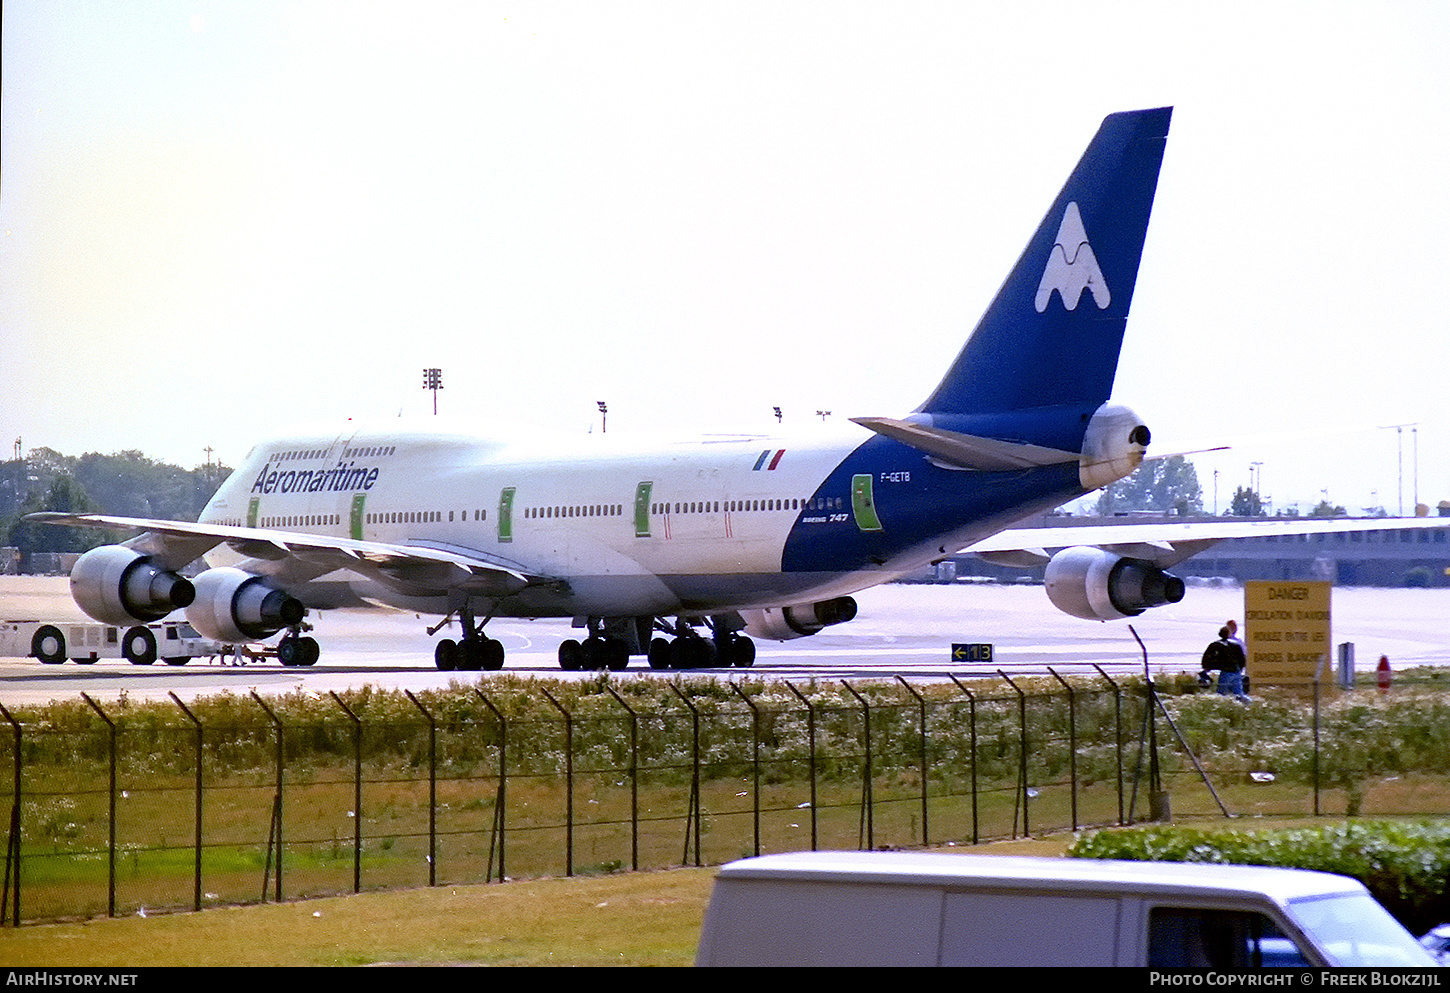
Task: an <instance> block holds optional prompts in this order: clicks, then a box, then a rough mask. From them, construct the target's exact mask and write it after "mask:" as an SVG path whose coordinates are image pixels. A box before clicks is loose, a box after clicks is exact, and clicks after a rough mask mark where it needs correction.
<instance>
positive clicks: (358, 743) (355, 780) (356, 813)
mask: <svg viewBox="0 0 1450 993" xmlns="http://www.w3.org/2000/svg"><path fill="white" fill-rule="evenodd" d="M328 693H329V695H331V697H332V702H333V703H335V704H337V705H338V706H339V707H341V708H342V712H343V713H344V714H346V715H347V716H348V719H349V720H350V721H352V891H353V892H354V893H361V892H362V823H363V812H362V721H361V720H360V719H359V718H358V716H357V714H354V713H353V712H352V710H351V709H349V707H348V705H347V704H345V703H343V702H342V697H340V696H338V695H337V694H336V693H335V692H333V691H332V690H328Z"/></svg>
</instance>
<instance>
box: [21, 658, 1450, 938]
mask: <svg viewBox="0 0 1450 993" xmlns="http://www.w3.org/2000/svg"><path fill="white" fill-rule="evenodd" d="M563 685H564V684H556V685H555V688H554V691H553V692H551V691H550V689H549V688H548V686H546V685H545V684H543V683H539V684H537V685H530V686H528V687H526V688H520V687H518V686H514V687H512V688H504V689H499V690H493V689H490V688H489V687H488V685H487V684H481V686H482V688H473V689H463V688H455V689H454V690H453V691H450V692H446V693H438V694H429V695H425V696H424V697H423V698H420V697H417V696H414V695H413V694H406V702H403V703H401V704H400V705H397V706H391V707H383V706H381V705H380V704H379V701H378V699H377V698H376V695H370V694H368V693H363V694H362V695H361V696H359V695H358V694H350V695H348V696H346V697H344V696H338V695H337V694H332V695H330V696H329V697H315V695H306V697H304V696H303V695H297V694H294V695H293V696H292V697H288V698H285V699H283V700H281V701H278V700H271V701H269V700H265V699H263V698H262V697H260V696H257V695H256V694H255V693H253V694H252V695H251V696H249V697H240V696H226V697H224V698H223V699H222V700H221V701H217V700H215V699H213V700H211V701H209V702H208V703H207V705H206V706H204V707H203V706H202V705H200V704H196V705H193V706H192V707H188V706H186V705H184V704H183V703H182V702H181V701H180V700H179V699H176V698H174V697H173V702H172V704H168V705H165V706H160V705H151V706H146V707H140V708H138V707H135V706H118V705H117V704H114V703H113V704H109V705H106V706H103V705H101V704H99V703H96V702H95V701H93V700H91V699H90V698H88V697H87V698H85V702H86V707H85V708H75V709H74V710H73V711H72V712H71V713H70V714H69V716H68V718H67V719H65V720H51V721H47V722H36V723H26V722H25V721H22V720H19V719H17V718H15V717H13V716H12V715H11V714H10V713H9V712H8V711H5V710H4V708H3V707H0V712H3V716H4V718H5V720H6V721H8V726H9V733H8V734H5V735H3V742H0V769H3V770H8V775H6V774H4V773H0V777H3V778H0V810H3V811H4V812H7V813H8V814H9V821H8V825H7V827H6V859H5V871H4V894H3V907H0V911H3V920H4V922H5V923H7V924H12V925H15V924H19V923H20V922H22V921H36V920H54V919H60V918H72V917H88V916H98V915H119V914H131V913H136V912H138V911H141V910H146V911H154V910H162V909H201V908H203V907H207V906H215V905H221V904H239V903H249V902H257V901H267V900H282V899H298V898H305V897H312V896H321V895H326V894H338V893H349V892H358V891H361V890H381V889H391V888H400V887H414V886H425V885H442V884H449V883H476V882H488V881H493V880H505V879H509V878H521V877H538V876H546V875H575V874H584V873H600V872H612V871H617V870H622V869H654V868H666V867H671V866H681V865H707V864H718V863H722V862H725V861H729V860H731V859H735V858H739V857H742V856H748V855H754V854H760V853H766V852H780V851H795V850H803V849H826V848H830V849H843V848H844V849H871V848H886V847H917V846H929V845H943V844H973V843H976V842H979V841H983V840H989V839H999V838H1007V837H1018V836H1023V835H1029V834H1042V833H1048V832H1056V831H1062V830H1075V829H1077V828H1081V827H1085V826H1101V825H1111V824H1121V823H1130V822H1133V821H1135V820H1145V819H1149V818H1157V817H1161V816H1166V815H1167V814H1168V813H1169V812H1170V811H1171V812H1172V813H1174V814H1177V815H1179V816H1183V815H1191V814H1200V813H1201V814H1208V815H1215V816H1219V815H1222V814H1226V813H1229V812H1249V813H1259V814H1262V813H1266V812H1283V813H1310V812H1315V811H1316V810H1318V809H1325V810H1330V809H1350V807H1351V806H1357V810H1350V812H1358V811H1367V810H1368V809H1370V808H1376V805H1377V803H1378V802H1379V801H1378V800H1373V799H1372V798H1371V795H1372V794H1373V793H1374V791H1373V790H1370V791H1369V792H1366V789H1365V788H1364V787H1363V786H1362V785H1361V787H1360V788H1359V790H1358V793H1355V787H1354V785H1353V783H1354V782H1357V781H1360V780H1362V779H1363V775H1360V776H1359V779H1358V780H1357V779H1356V774H1355V773H1354V772H1353V770H1347V769H1339V770H1338V771H1334V770H1333V769H1330V768H1329V767H1330V766H1332V765H1333V763H1330V762H1325V761H1323V753H1322V747H1321V748H1318V749H1315V751H1314V752H1313V753H1312V754H1314V755H1318V756H1319V758H1315V759H1312V760H1309V759H1305V758H1303V757H1291V756H1289V755H1288V749H1289V746H1288V745H1287V744H1282V742H1281V739H1284V735H1285V729H1286V728H1288V727H1290V726H1292V725H1294V724H1295V721H1296V720H1298V722H1299V723H1300V724H1301V725H1302V724H1303V717H1302V715H1303V713H1304V711H1303V709H1302V704H1299V703H1297V702H1290V703H1286V704H1284V705H1282V706H1280V705H1276V704H1271V703H1268V702H1258V703H1255V704H1253V705H1249V706H1245V705H1243V704H1240V703H1238V702H1236V701H1232V700H1230V699H1228V698H1218V699H1216V700H1215V699H1212V698H1199V699H1198V700H1197V701H1194V700H1192V699H1191V698H1186V697H1170V696H1157V695H1155V696H1152V697H1150V696H1149V695H1148V694H1147V693H1146V691H1145V688H1144V686H1143V684H1142V683H1141V681H1134V682H1133V683H1131V684H1125V685H1119V684H1118V683H1117V682H1114V681H1113V680H1112V679H1110V678H1109V677H1108V676H1107V675H1105V674H1102V673H1101V672H1099V674H1098V675H1097V676H1095V677H1093V678H1091V679H1087V680H1083V679H1074V680H1067V679H1062V678H1058V677H1054V678H1053V679H1051V680H1015V681H1014V680H1012V679H1009V678H1008V677H1006V676H1003V675H1000V674H999V675H996V676H992V677H985V678H984V677H972V678H962V679H953V680H952V681H951V683H948V684H934V685H930V686H922V685H915V684H911V683H908V682H906V681H905V680H899V679H898V680H897V681H895V682H884V683H882V682H876V683H865V682H863V683H854V682H844V681H843V682H838V683H826V682H813V683H811V684H809V685H807V686H804V687H801V686H797V685H795V684H792V683H789V682H770V683H765V682H755V683H752V684H749V685H747V686H742V685H739V684H734V683H722V682H717V681H714V680H708V681H691V682H675V683H664V682H662V681H659V680H649V681H644V680H641V681H635V680H618V679H616V680H615V681H613V682H610V681H609V680H607V679H602V680H601V681H600V682H599V683H598V684H597V685H595V686H592V687H588V688H586V689H578V688H575V689H572V690H568V691H566V690H564V689H563V688H562V687H563ZM646 688H647V690H646ZM395 700H396V701H401V700H402V697H396V698H395ZM1150 701H1151V705H1150ZM1442 706H1443V705H1442ZM1296 707H1297V708H1300V709H1297V710H1296V709H1294V708H1296ZM1175 712H1176V717H1175ZM1295 714H1298V715H1300V716H1299V717H1298V718H1296V717H1295V716H1294V715H1295ZM1316 726H1318V725H1317V724H1316ZM1441 726H1442V727H1445V726H1450V722H1445V723H1444V724H1442V725H1441ZM1350 733H1353V729H1351V732H1350ZM1444 737H1450V732H1446V734H1445V736H1444ZM1285 740H1286V739H1285ZM1243 741H1251V742H1253V743H1254V748H1253V749H1249V748H1245V747H1242V745H1241V742H1243ZM1316 741H1317V736H1316ZM1443 743H1444V742H1443V740H1442V742H1441V744H1442V745H1443ZM1281 746H1282V747H1281ZM1266 747H1267V752H1266ZM1276 748H1277V749H1278V752H1275V751H1274V749H1276ZM1432 751H1433V749H1432ZM1275 754H1277V755H1278V761H1279V762H1280V766H1279V767H1278V771H1277V772H1267V771H1264V770H1261V769H1259V768H1257V766H1258V765H1263V764H1265V762H1266V761H1268V762H1270V764H1272V761H1274V760H1273V759H1272V757H1271V758H1269V759H1265V758H1264V756H1265V755H1270V756H1272V755H1275ZM1437 754H1438V753H1437ZM1366 761H1369V760H1368V759H1367V760H1366ZM1427 761H1428V762H1432V763H1433V762H1435V761H1438V762H1439V763H1440V764H1439V765H1438V766H1437V767H1434V768H1440V769H1444V768H1447V767H1450V763H1447V762H1445V761H1444V756H1441V757H1440V758H1439V759H1435V758H1431V759H1427ZM1306 763H1307V764H1306ZM1339 765H1340V766H1343V765H1344V763H1343V762H1340V763H1339ZM1371 766H1373V761H1371V762H1370V765H1366V766H1362V767H1357V768H1358V770H1359V773H1362V774H1364V775H1367V774H1369V773H1370V772H1373V771H1374V769H1372V768H1371ZM1417 775H1418V774H1417ZM1336 777H1337V778H1336ZM1423 778H1424V779H1425V781H1426V782H1427V783H1428V782H1430V781H1431V780H1434V781H1436V782H1438V781H1439V780H1438V779H1436V778H1435V776H1434V775H1433V773H1426V774H1425V775H1424V777H1423ZM1321 784H1328V785H1324V786H1322V788H1321ZM1306 787H1307V788H1306ZM1396 796H1398V797H1399V798H1400V799H1401V800H1404V799H1406V797H1408V802H1409V806H1415V805H1416V804H1419V805H1420V807H1422V808H1424V807H1427V806H1428V807H1429V808H1430V809H1431V810H1436V809H1443V807H1440V806H1438V805H1439V804H1440V799H1439V798H1440V793H1439V792H1437V791H1432V792H1430V793H1420V794H1416V793H1414V791H1410V792H1409V793H1408V794H1406V793H1404V792H1403V791H1401V792H1400V793H1398V794H1396ZM1396 802H1398V801H1396ZM1415 812H1424V811H1423V810H1421V811H1415Z"/></svg>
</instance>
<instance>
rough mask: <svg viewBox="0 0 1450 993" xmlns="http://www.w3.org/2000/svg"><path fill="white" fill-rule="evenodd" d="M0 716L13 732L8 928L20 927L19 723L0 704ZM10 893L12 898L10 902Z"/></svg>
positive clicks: (1, 913)
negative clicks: (13, 758)
mask: <svg viewBox="0 0 1450 993" xmlns="http://www.w3.org/2000/svg"><path fill="white" fill-rule="evenodd" d="M0 714H4V715H5V719H6V720H7V721H9V722H10V727H11V729H12V730H13V731H14V732H15V791H14V794H13V797H12V800H11V804H10V831H9V834H8V835H7V837H6V839H5V891H4V893H0V925H3V924H4V923H5V917H6V911H7V910H8V911H9V915H10V926H11V927H19V926H20V784H21V782H22V777H21V771H22V768H23V766H22V763H21V758H20V747H21V740H20V737H21V736H20V722H19V721H17V720H16V719H15V718H14V717H13V716H11V714H10V711H8V710H6V709H5V705H4V704H3V703H0ZM12 891H13V893H14V898H13V902H12V897H11V894H12Z"/></svg>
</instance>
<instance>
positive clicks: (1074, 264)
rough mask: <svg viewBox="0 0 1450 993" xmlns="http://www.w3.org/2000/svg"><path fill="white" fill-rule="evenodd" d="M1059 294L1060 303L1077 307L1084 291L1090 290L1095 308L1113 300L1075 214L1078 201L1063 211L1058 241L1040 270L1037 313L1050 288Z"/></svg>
mask: <svg viewBox="0 0 1450 993" xmlns="http://www.w3.org/2000/svg"><path fill="white" fill-rule="evenodd" d="M1053 290H1056V291H1057V292H1058V294H1059V295H1061V297H1062V305H1063V306H1064V307H1066V308H1067V309H1068V310H1076V309H1077V304H1078V301H1079V300H1080V299H1081V298H1082V291H1083V290H1091V291H1092V294H1093V302H1094V303H1096V304H1097V305H1098V310H1107V309H1108V304H1110V303H1111V302H1112V299H1113V298H1112V294H1110V293H1109V292H1108V283H1107V280H1105V279H1103V270H1102V269H1100V268H1099V267H1098V260H1097V256H1095V255H1094V254H1093V246H1092V245H1090V244H1088V238H1087V231H1085V230H1084V229H1083V226H1082V215H1081V214H1080V213H1078V209H1077V201H1071V202H1069V203H1068V205H1067V209H1066V210H1064V211H1063V212H1062V224H1061V225H1059V226H1058V229H1057V241H1056V243H1055V244H1054V245H1053V246H1052V252H1051V254H1050V255H1049V256H1048V258H1047V268H1045V269H1044V270H1042V282H1041V283H1039V284H1038V285H1037V301H1036V304H1037V312H1038V313H1039V314H1041V313H1043V312H1044V311H1046V310H1047V304H1048V301H1050V300H1051V299H1052V291H1053Z"/></svg>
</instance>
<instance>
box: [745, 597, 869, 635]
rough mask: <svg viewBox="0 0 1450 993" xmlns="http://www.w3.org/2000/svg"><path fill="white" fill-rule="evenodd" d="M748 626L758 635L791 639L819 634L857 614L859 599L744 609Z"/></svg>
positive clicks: (849, 598)
mask: <svg viewBox="0 0 1450 993" xmlns="http://www.w3.org/2000/svg"><path fill="white" fill-rule="evenodd" d="M740 616H741V618H743V619H744V621H745V630H746V632H747V633H748V634H751V635H754V636H755V637H757V638H766V639H769V640H771V641H789V640H791V639H792V638H804V637H805V636H806V635H810V634H815V633H816V632H817V631H819V630H820V629H821V628H823V627H829V626H830V625H832V624H844V623H845V622H846V621H849V620H852V619H853V618H855V616H856V601H855V600H853V599H852V598H851V597H848V596H838V597H836V598H835V599H834V600H822V601H820V602H819V603H798V604H794V605H792V606H789V607H766V608H765V609H763V610H742V611H741V612H740Z"/></svg>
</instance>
